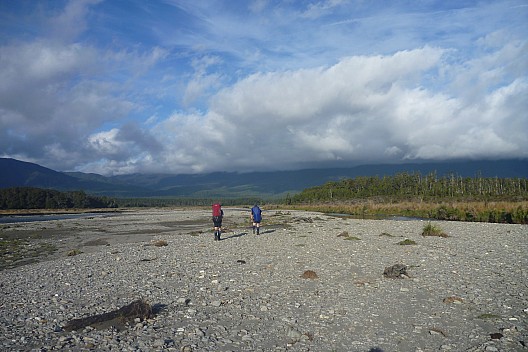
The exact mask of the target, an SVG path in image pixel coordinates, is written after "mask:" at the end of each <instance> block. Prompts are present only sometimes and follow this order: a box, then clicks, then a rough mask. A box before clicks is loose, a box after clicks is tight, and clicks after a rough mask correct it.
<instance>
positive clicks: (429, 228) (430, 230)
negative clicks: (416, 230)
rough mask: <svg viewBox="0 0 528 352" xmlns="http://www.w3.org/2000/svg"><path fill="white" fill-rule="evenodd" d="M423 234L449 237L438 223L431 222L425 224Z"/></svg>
mask: <svg viewBox="0 0 528 352" xmlns="http://www.w3.org/2000/svg"><path fill="white" fill-rule="evenodd" d="M422 236H424V237H425V236H436V237H448V236H447V234H446V233H445V232H444V231H443V230H442V229H441V228H440V227H439V226H438V225H433V224H431V223H430V222H429V223H427V225H425V226H424V228H423V231H422Z"/></svg>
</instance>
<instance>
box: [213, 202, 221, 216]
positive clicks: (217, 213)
mask: <svg viewBox="0 0 528 352" xmlns="http://www.w3.org/2000/svg"><path fill="white" fill-rule="evenodd" d="M213 216H222V206H221V205H220V204H219V203H215V204H213Z"/></svg>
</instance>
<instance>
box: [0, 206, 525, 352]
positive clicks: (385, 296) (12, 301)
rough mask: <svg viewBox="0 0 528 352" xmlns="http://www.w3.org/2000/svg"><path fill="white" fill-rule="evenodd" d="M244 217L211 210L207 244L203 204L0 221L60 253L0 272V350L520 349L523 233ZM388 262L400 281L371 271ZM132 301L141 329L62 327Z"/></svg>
mask: <svg viewBox="0 0 528 352" xmlns="http://www.w3.org/2000/svg"><path fill="white" fill-rule="evenodd" d="M248 211H249V209H248V210H244V209H229V208H226V209H225V212H226V218H225V221H224V225H225V232H224V234H223V236H222V237H223V238H222V240H221V241H219V242H218V241H214V240H213V235H212V232H211V231H210V227H211V222H210V215H209V211H208V210H185V209H174V210H169V209H148V210H147V209H145V210H137V211H131V212H126V213H122V214H116V215H115V216H111V217H102V218H82V219H75V220H58V221H50V222H46V223H24V224H16V225H10V226H6V225H2V226H1V227H0V229H1V234H2V238H7V237H9V236H11V238H12V237H13V236H15V235H18V236H19V237H18V238H19V239H20V238H22V237H23V236H26V237H27V236H40V237H39V238H34V239H33V240H34V241H35V242H32V241H33V240H31V241H30V242H31V243H33V244H35V243H37V242H38V241H41V242H40V243H47V242H46V241H51V242H50V243H52V244H55V245H56V246H58V247H60V249H57V250H56V251H54V252H53V253H52V254H51V255H50V256H47V257H44V258H42V259H40V260H38V261H39V262H37V263H33V264H29V265H22V266H17V267H15V268H12V269H4V270H2V271H0V282H1V284H0V288H1V291H2V292H1V294H2V297H3V301H2V303H1V305H0V315H1V316H2V319H1V320H0V321H1V323H0V336H3V337H2V340H1V342H0V346H1V348H2V349H5V350H32V349H33V350H38V351H41V350H53V349H68V350H90V349H91V350H94V349H95V350H122V351H125V350H126V351H129V350H132V351H148V350H172V351H182V350H183V351H387V352H388V351H438V350H444V351H447V350H451V351H465V350H467V351H523V350H526V342H527V341H528V333H527V323H528V286H527V282H528V273H527V271H526V269H525V268H526V267H528V258H527V256H526V253H528V241H527V239H528V228H527V227H526V226H524V225H507V224H487V223H461V222H443V221H440V222H435V224H438V226H440V227H441V228H442V229H443V231H444V232H445V233H446V234H447V235H448V237H446V238H442V237H423V236H421V232H422V230H423V227H424V225H425V223H426V222H424V221H392V220H360V219H348V218H336V217H332V216H327V215H324V214H321V213H316V212H304V211H285V210H270V211H265V212H264V221H263V225H264V226H263V228H262V234H261V235H260V236H256V235H253V234H252V231H251V229H250V228H249V227H248V225H249V221H248V217H249V212H248ZM406 239H408V240H412V241H414V242H415V243H416V244H414V245H401V244H399V243H402V242H405V241H404V240H406ZM157 243H162V245H159V246H158V245H156V244H157ZM405 243H410V242H405ZM164 244H166V245H164ZM73 249H77V250H79V252H82V253H80V254H77V255H72V256H67V253H68V251H71V250H73ZM394 264H403V265H406V267H407V275H406V276H405V277H404V278H400V279H392V278H387V277H384V275H383V272H384V270H385V268H387V267H390V266H392V265H394ZM141 298H143V299H145V301H146V302H148V303H149V304H151V305H152V307H153V308H154V309H153V313H154V314H153V316H152V317H151V318H149V319H147V320H144V321H140V320H139V319H138V320H137V321H136V322H132V323H131V324H129V325H128V326H126V325H124V326H117V325H116V326H114V327H111V326H108V325H107V326H100V327H99V328H98V329H94V328H92V327H87V328H83V329H81V330H79V331H66V330H65V329H64V327H65V326H66V325H67V323H68V322H69V321H70V320H72V319H76V318H83V317H87V316H91V315H95V314H101V313H105V312H109V311H112V310H115V309H118V308H120V307H123V306H125V305H127V304H129V303H131V302H133V301H135V300H137V299H141Z"/></svg>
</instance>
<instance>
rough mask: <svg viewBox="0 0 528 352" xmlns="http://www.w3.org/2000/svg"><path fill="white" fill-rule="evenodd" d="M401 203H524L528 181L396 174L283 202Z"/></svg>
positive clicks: (332, 185) (310, 192) (361, 179)
mask: <svg viewBox="0 0 528 352" xmlns="http://www.w3.org/2000/svg"><path fill="white" fill-rule="evenodd" d="M376 197H381V198H382V199H383V200H384V201H387V200H390V201H401V200H421V201H437V200H445V199H450V200H514V201H515V200H526V199H528V179H526V178H498V177H493V178H484V177H480V176H477V177H474V178H471V177H461V176H457V175H454V174H450V175H446V176H443V177H438V176H437V174H436V173H435V172H432V173H429V174H427V175H425V176H422V175H421V174H420V173H406V172H404V173H399V174H396V175H394V176H384V177H379V176H368V177H367V176H361V177H356V178H353V179H343V180H340V181H334V182H328V183H326V184H324V185H321V186H316V187H311V188H307V189H305V190H303V191H302V192H300V193H299V194H296V195H294V196H292V197H288V198H287V199H286V202H287V203H293V204H295V203H314V202H332V201H346V200H354V199H371V198H376Z"/></svg>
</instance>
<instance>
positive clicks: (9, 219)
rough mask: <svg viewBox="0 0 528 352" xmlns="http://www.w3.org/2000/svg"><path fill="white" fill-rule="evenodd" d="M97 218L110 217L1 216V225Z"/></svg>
mask: <svg viewBox="0 0 528 352" xmlns="http://www.w3.org/2000/svg"><path fill="white" fill-rule="evenodd" d="M95 216H109V215H108V214H101V213H81V214H49V215H0V224H13V223H19V222H35V221H51V220H65V219H79V218H88V217H95Z"/></svg>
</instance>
